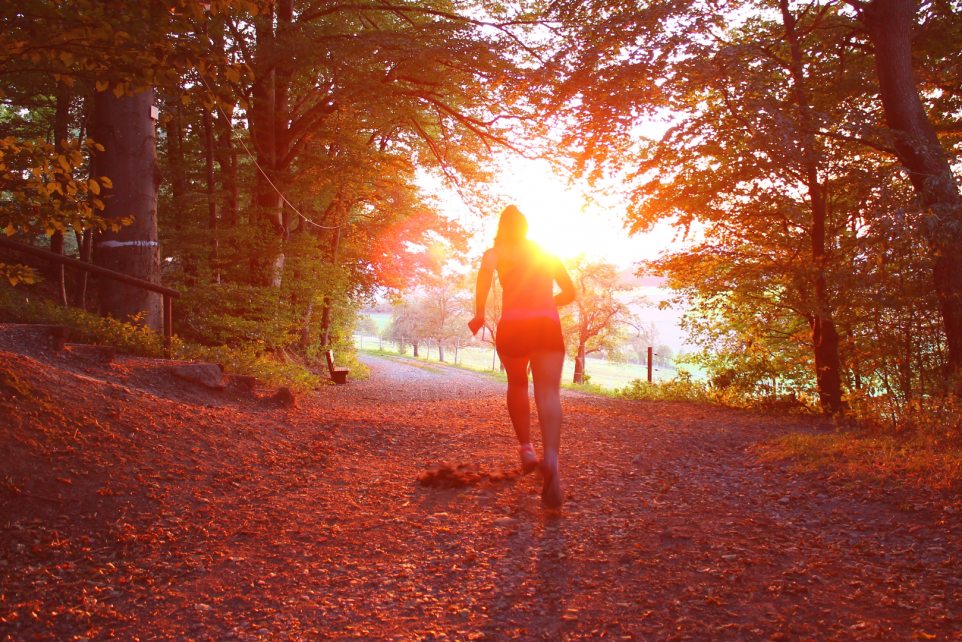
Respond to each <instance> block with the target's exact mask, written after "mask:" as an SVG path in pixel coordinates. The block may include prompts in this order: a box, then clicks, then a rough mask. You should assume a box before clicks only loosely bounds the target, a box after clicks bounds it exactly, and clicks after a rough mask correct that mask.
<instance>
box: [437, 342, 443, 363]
mask: <svg viewBox="0 0 962 642" xmlns="http://www.w3.org/2000/svg"><path fill="white" fill-rule="evenodd" d="M438 361H439V362H440V363H444V344H443V343H441V342H440V341H438Z"/></svg>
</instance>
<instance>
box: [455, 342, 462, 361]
mask: <svg viewBox="0 0 962 642" xmlns="http://www.w3.org/2000/svg"><path fill="white" fill-rule="evenodd" d="M460 347H461V337H458V338H457V340H456V341H455V342H454V365H458V348H460Z"/></svg>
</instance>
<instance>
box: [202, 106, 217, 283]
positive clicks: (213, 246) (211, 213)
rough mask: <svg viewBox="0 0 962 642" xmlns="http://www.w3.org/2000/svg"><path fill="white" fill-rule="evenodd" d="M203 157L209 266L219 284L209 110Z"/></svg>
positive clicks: (205, 113) (205, 112)
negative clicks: (208, 232)
mask: <svg viewBox="0 0 962 642" xmlns="http://www.w3.org/2000/svg"><path fill="white" fill-rule="evenodd" d="M204 142H205V145H204V152H205V154H204V156H205V161H206V165H207V227H208V229H209V230H210V254H209V258H210V264H211V269H212V271H213V282H214V283H215V284H220V270H219V269H218V267H217V261H218V256H217V250H218V247H217V202H216V200H215V196H214V123H213V122H212V117H211V113H210V110H208V109H205V110H204Z"/></svg>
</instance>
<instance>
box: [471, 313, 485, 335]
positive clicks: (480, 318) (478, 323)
mask: <svg viewBox="0 0 962 642" xmlns="http://www.w3.org/2000/svg"><path fill="white" fill-rule="evenodd" d="M483 325H484V315H483V314H479V315H477V316H476V317H474V318H473V319H471V320H470V321H468V329H469V330H471V334H477V333H478V330H480V329H481V327H482V326H483Z"/></svg>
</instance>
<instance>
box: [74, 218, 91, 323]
mask: <svg viewBox="0 0 962 642" xmlns="http://www.w3.org/2000/svg"><path fill="white" fill-rule="evenodd" d="M93 239H94V231H93V230H92V229H86V230H84V231H83V234H77V249H78V250H80V260H81V261H83V262H84V263H90V250H91V247H92V246H93ZM73 304H74V307H75V308H80V309H81V310H86V309H87V273H86V272H84V271H83V270H80V274H78V275H77V289H76V291H75V292H74V299H73Z"/></svg>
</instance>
